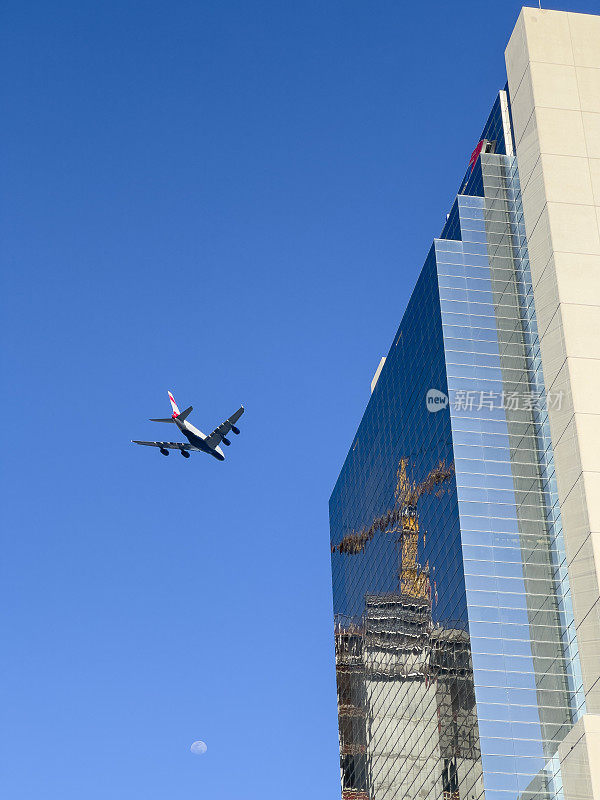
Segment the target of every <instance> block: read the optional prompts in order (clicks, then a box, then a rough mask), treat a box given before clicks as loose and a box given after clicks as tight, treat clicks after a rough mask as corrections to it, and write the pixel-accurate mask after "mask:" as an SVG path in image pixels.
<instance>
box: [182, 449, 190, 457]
mask: <svg viewBox="0 0 600 800" xmlns="http://www.w3.org/2000/svg"><path fill="white" fill-rule="evenodd" d="M181 455H182V456H183V457H184V458H189V457H190V454H189V453H188V451H187V450H182V451H181Z"/></svg>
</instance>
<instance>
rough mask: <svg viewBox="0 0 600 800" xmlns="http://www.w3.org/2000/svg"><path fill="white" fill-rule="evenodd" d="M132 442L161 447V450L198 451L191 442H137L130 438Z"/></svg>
mask: <svg viewBox="0 0 600 800" xmlns="http://www.w3.org/2000/svg"><path fill="white" fill-rule="evenodd" d="M131 441H132V442H133V444H145V445H148V447H162V448H163V450H190V451H196V450H198V452H200V451H199V448H197V447H194V446H193V445H192V444H187V443H186V442H138V441H137V439H132V440H131Z"/></svg>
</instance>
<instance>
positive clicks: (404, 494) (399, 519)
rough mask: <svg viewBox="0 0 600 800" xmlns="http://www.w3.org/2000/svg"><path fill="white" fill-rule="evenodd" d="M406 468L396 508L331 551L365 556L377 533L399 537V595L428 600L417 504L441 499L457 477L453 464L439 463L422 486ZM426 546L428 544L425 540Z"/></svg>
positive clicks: (398, 485)
mask: <svg viewBox="0 0 600 800" xmlns="http://www.w3.org/2000/svg"><path fill="white" fill-rule="evenodd" d="M406 464H407V460H406V459H405V458H402V459H401V460H400V464H399V465H398V472H397V475H396V477H397V481H396V490H395V492H394V498H395V500H396V504H395V506H394V508H393V509H392V510H391V511H388V512H387V513H386V514H382V515H381V516H380V517H377V518H376V519H375V520H374V521H373V523H372V524H371V525H370V526H369V527H368V528H363V529H362V530H360V531H358V533H348V534H346V536H344V538H343V539H342V540H341V542H340V543H339V544H338V545H334V546H333V547H332V548H331V551H332V552H333V553H335V552H337V553H345V554H346V555H357V554H359V553H364V551H365V547H366V546H367V543H368V542H370V541H371V539H373V537H374V536H375V534H376V533H395V534H398V538H397V539H396V542H397V543H398V545H399V546H400V554H399V555H400V559H401V564H400V569H399V579H400V591H401V593H402V594H405V595H408V596H410V597H425V598H429V597H430V585H429V574H428V573H429V565H428V564H426V565H425V568H424V569H423V568H422V567H421V565H420V564H419V563H418V561H417V555H418V550H419V518H418V514H417V503H418V501H419V499H420V498H421V497H422V496H423V495H424V494H435V495H436V496H437V497H441V496H442V494H443V493H444V491H445V489H446V487H444V486H443V484H444V483H446V482H447V481H448V480H449V479H450V478H451V477H452V475H453V474H454V464H450V466H448V467H447V466H446V464H445V462H444V461H440V462H439V464H438V465H437V466H436V467H434V468H433V469H432V470H431V472H430V473H429V474H428V475H427V477H426V478H425V480H423V481H421V482H420V483H415V482H414V481H412V482H411V481H409V479H408V476H407V474H406ZM423 542H425V537H424V536H423Z"/></svg>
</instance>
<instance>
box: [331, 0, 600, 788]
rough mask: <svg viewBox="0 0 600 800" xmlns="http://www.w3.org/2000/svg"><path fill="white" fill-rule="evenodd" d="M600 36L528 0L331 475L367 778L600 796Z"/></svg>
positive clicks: (351, 777) (347, 738)
mask: <svg viewBox="0 0 600 800" xmlns="http://www.w3.org/2000/svg"><path fill="white" fill-rule="evenodd" d="M599 54H600V18H598V17H591V16H586V15H580V14H564V13H562V12H555V11H545V10H538V9H531V8H525V9H523V11H522V13H521V16H520V17H519V21H518V23H517V26H516V28H515V31H514V33H513V36H512V37H511V40H510V43H509V46H508V48H507V51H506V60H507V74H508V83H507V85H506V87H505V88H504V89H503V90H501V91H500V92H499V93H498V95H497V97H496V100H495V102H494V104H493V107H492V109H491V112H490V115H489V117H488V120H487V122H486V124H485V126H484V129H483V131H482V133H481V135H480V136H479V139H478V141H476V142H474V144H475V148H474V150H473V153H472V155H471V157H470V159H469V158H468V153H467V157H466V158H465V168H466V174H465V176H464V179H463V180H462V182H461V184H460V190H459V193H458V195H457V196H456V198H455V200H454V202H453V204H452V206H451V207H450V209H449V213H448V214H447V219H446V223H445V225H444V228H443V230H442V233H441V235H440V237H439V238H437V239H435V240H434V242H433V245H432V247H431V249H430V251H429V254H428V255H427V258H426V260H425V264H424V266H423V269H422V270H421V273H420V276H419V278H418V280H417V283H416V286H415V289H414V291H413V293H412V296H411V298H410V301H409V303H408V306H407V308H406V311H405V313H404V316H403V319H402V322H401V325H400V327H399V329H398V332H397V334H396V336H395V337H394V340H393V342H392V345H391V348H390V350H389V352H388V355H387V357H386V359H385V360H382V365H380V368H379V369H378V371H377V373H376V376H375V378H374V380H373V383H372V395H371V399H370V401H369V403H368V406H367V408H366V411H365V414H364V416H363V419H362V421H361V424H360V426H359V429H358V431H357V433H356V436H355V438H354V441H353V442H352V446H351V448H350V450H349V452H348V455H347V457H346V460H345V463H344V466H343V468H342V471H341V473H340V475H339V478H338V480H337V483H336V486H335V489H334V491H333V493H332V496H331V500H330V524H331V558H332V573H333V596H334V611H335V616H336V627H335V646H336V666H337V681H338V699H339V728H340V758H341V762H340V765H341V777H342V794H343V797H344V798H345V800H349V799H350V798H353V799H354V800H392V799H393V800H482V799H483V798H485V800H600V774H599V775H598V776H597V777H596V778H595V777H594V774H595V773H594V764H593V763H592V761H593V754H594V753H600V648H599V644H598V643H599V642H600V590H599V584H600V555H599V553H600V549H599V548H598V546H597V545H598V541H600V539H599V537H600V534H598V533H597V531H598V530H599V528H598V524H599V521H600V491H598V486H599V485H600V484H598V476H599V475H600V434H599V431H600V399H599V396H598V395H597V393H595V394H594V393H593V392H590V391H589V390H588V387H589V385H592V384H593V380H592V378H593V376H594V375H595V374H596V372H597V370H598V360H599V359H600V350H599V349H598V346H597V342H598V337H597V336H595V335H589V332H594V331H597V330H598V329H599V328H600V278H599V275H600V232H599V231H600V229H599V228H598V227H597V225H598V220H599V219H600V216H598V214H600V205H598V200H599V198H600V193H599V192H600V190H599V191H598V192H596V190H595V189H594V190H593V191H592V187H596V188H597V186H600V184H599V183H598V180H597V178H598V175H599V174H600V173H599V172H598V165H599V164H600V159H593V158H591V157H589V156H588V153H590V152H591V151H592V149H593V148H594V147H595V148H596V150H598V152H600V149H599V148H600V125H599V124H598V119H600V114H599V113H598V111H599V109H600V106H598V101H597V94H598V91H597V90H598V89H599V88H600V82H599V81H600V79H599V75H600V55H599ZM559 134H560V135H559ZM470 150H471V148H469V151H470ZM467 164H468V166H467ZM594 192H595V194H594ZM596 195H597V196H596ZM432 390H433V391H432ZM548 392H551V393H554V400H556V396H557V394H558V396H559V397H560V400H561V403H560V404H556V402H547V400H546V397H547V394H548ZM592 395H593V397H592ZM430 400H431V403H430V402H429V401H430ZM436 401H437V402H436Z"/></svg>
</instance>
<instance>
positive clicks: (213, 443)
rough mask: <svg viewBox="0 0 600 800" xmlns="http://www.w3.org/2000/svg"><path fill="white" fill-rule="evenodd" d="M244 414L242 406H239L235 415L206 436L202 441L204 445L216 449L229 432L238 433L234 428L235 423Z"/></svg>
mask: <svg viewBox="0 0 600 800" xmlns="http://www.w3.org/2000/svg"><path fill="white" fill-rule="evenodd" d="M243 413H244V406H240V408H238V410H237V411H236V412H235V414H232V415H231V416H230V417H229V419H226V420H225V422H222V423H221V424H220V425H219V427H218V428H215V429H214V431H213V432H212V433H211V434H210V436H207V437H206V439H205V440H204V444H207V445H208V446H209V447H212V448H215V447H218V446H219V445H220V444H221V442H222V441H223V439H225V437H226V436H227V434H228V433H229V431H233V432H234V433H239V431H238V429H237V428H236V427H235V423H236V422H237V421H238V419H239V418H240V417H241V416H242V414H243Z"/></svg>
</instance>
